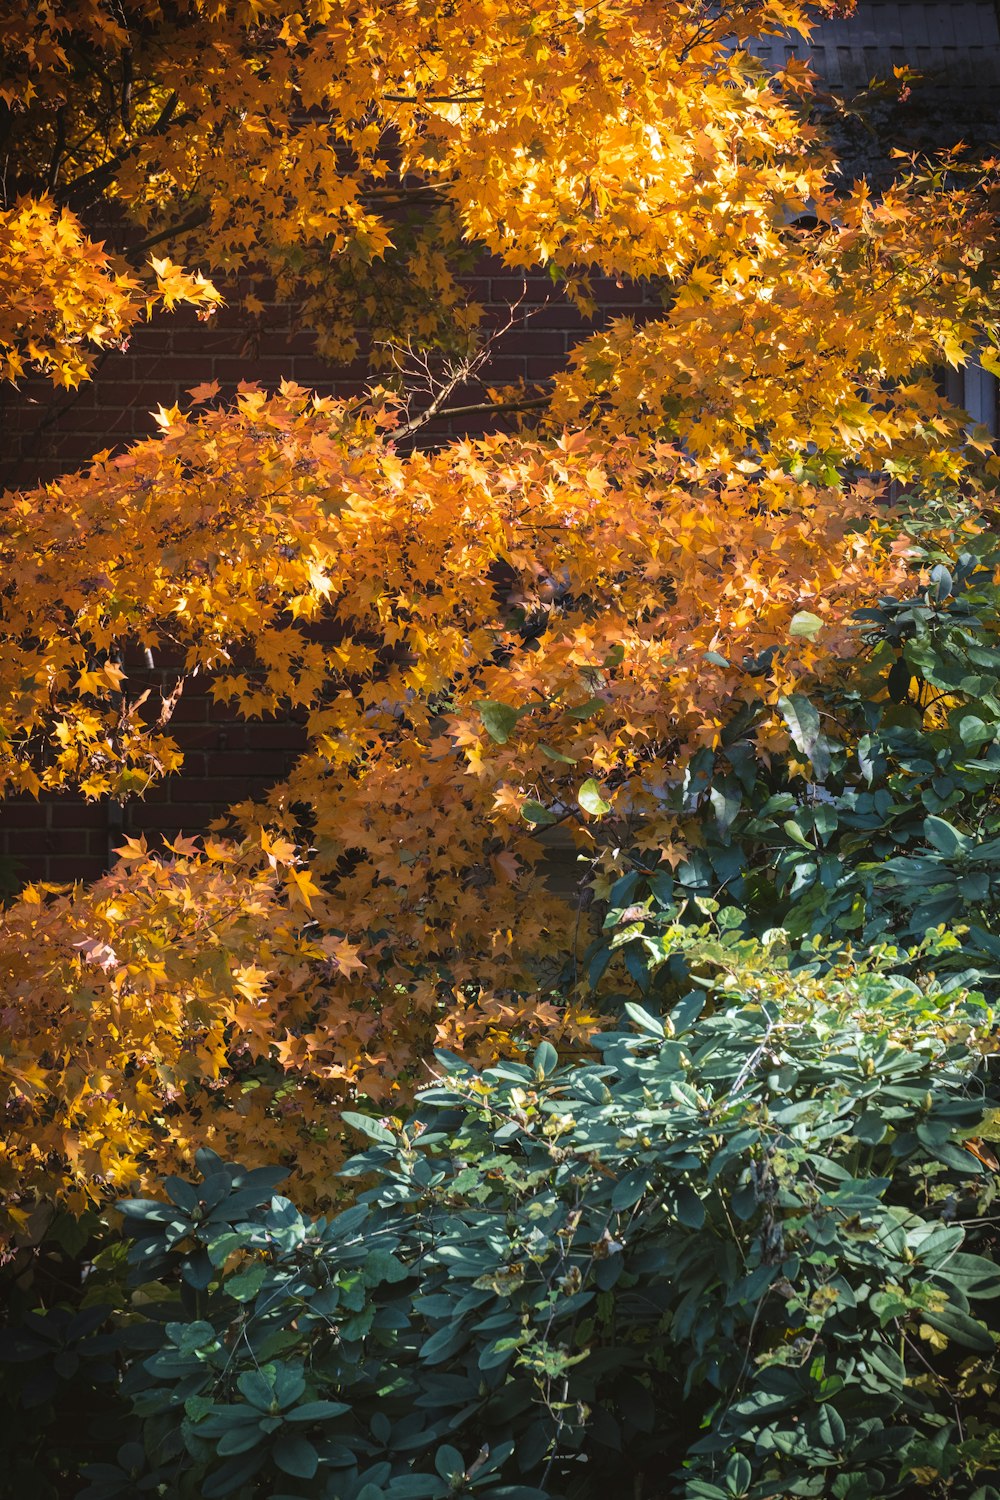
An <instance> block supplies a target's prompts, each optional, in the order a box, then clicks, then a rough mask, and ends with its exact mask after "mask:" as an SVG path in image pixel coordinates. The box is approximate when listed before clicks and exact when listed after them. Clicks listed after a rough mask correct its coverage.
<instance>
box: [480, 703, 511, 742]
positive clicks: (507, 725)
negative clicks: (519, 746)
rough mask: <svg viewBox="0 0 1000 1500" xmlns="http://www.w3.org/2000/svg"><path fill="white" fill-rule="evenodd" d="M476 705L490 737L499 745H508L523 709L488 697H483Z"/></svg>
mask: <svg viewBox="0 0 1000 1500" xmlns="http://www.w3.org/2000/svg"><path fill="white" fill-rule="evenodd" d="M476 707H477V708H478V710H479V717H480V718H481V719H482V721H483V728H484V729H485V730H486V733H487V734H488V735H489V737H490V739H491V740H496V742H497V744H498V745H506V743H507V741H508V739H509V738H510V736H511V734H512V733H513V731H514V728H515V727H516V725H517V721H518V719H519V718H520V717H521V712H522V710H521V709H517V708H511V707H510V705H509V704H507V703H498V702H496V701H494V700H491V699H488V698H484V699H481V700H480V701H479V702H478V703H477V704H476Z"/></svg>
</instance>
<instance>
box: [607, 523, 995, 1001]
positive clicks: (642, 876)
mask: <svg viewBox="0 0 1000 1500" xmlns="http://www.w3.org/2000/svg"><path fill="white" fill-rule="evenodd" d="M960 519H961V517H958V518H957V519H956V520H955V521H954V522H953V523H952V529H951V532H950V535H949V534H948V533H947V532H946V534H945V541H946V542H947V543H948V545H947V546H946V547H943V546H942V545H941V543H940V539H939V538H936V537H935V536H934V535H933V534H932V535H929V536H925V535H924V529H925V528H922V527H921V526H920V525H919V524H918V523H916V522H914V523H913V524H912V525H911V528H910V529H911V531H912V532H913V533H914V535H913V536H912V538H911V541H912V543H913V548H914V551H915V552H916V554H917V556H916V560H915V561H916V563H919V564H920V565H921V570H922V578H923V581H919V580H918V579H917V578H916V576H915V580H914V582H915V587H914V590H913V592H912V594H910V595H908V596H906V597H901V598H898V599H891V598H886V599H883V600H881V601H880V602H879V604H878V605H877V606H876V607H874V608H870V609H865V610H861V611H859V613H858V616H857V622H856V623H857V628H858V652H857V655H856V657H855V659H854V660H853V661H850V662H847V663H845V664H844V665H843V666H842V667H841V668H839V669H837V670H836V671H832V672H831V674H830V675H829V676H828V678H827V680H826V681H823V682H818V683H817V684H815V686H814V687H813V689H812V690H811V691H810V692H809V693H808V694H806V693H805V692H799V693H795V694H793V695H791V696H789V697H787V698H784V699H782V700H781V701H780V704H779V707H780V710H781V712H782V714H783V716H784V720H785V724H786V726H787V729H788V733H789V738H790V748H789V750H788V751H787V752H786V753H775V751H774V750H773V747H770V746H769V747H768V748H767V750H766V752H762V750H761V747H760V745H759V744H758V734H759V730H760V727H761V725H762V724H763V723H764V722H766V721H768V720H769V718H770V715H771V713H772V709H771V708H770V706H767V705H764V704H763V703H760V704H757V705H754V704H753V703H752V702H751V703H747V704H745V705H743V706H742V707H741V709H740V711H739V713H738V715H737V716H736V717H734V718H733V719H732V720H731V722H730V723H729V724H728V725H727V726H726V727H725V728H724V730H723V733H722V742H721V745H720V747H719V748H718V749H717V750H714V751H713V750H711V749H705V750H702V751H701V752H699V754H698V755H697V756H696V757H695V758H694V760H693V761H692V763H691V765H690V766H689V767H688V769H687V773H686V777H685V780H684V782H683V783H682V784H681V785H680V786H678V787H677V788H676V789H675V791H674V793H673V796H674V801H675V806H676V811H677V815H678V818H679V819H680V820H681V823H682V825H683V828H684V832H685V839H686V842H687V844H688V849H689V852H688V855H687V858H685V859H684V860H682V861H681V863H680V864H679V866H678V867H677V870H676V873H675V875H674V876H673V877H671V876H670V875H669V874H667V873H666V866H663V865H655V862H654V868H653V869H650V868H649V865H650V861H649V857H648V855H642V854H637V855H636V859H635V867H634V869H633V870H632V871H630V872H629V873H627V874H626V875H625V876H624V877H623V879H622V880H621V881H619V884H618V888H617V890H616V891H615V893H614V894H613V898H612V899H613V902H614V903H615V904H617V905H619V906H624V905H626V904H627V903H628V902H629V901H636V900H638V901H641V900H643V899H645V898H646V897H648V896H650V895H652V896H654V897H655V899H657V900H658V901H660V902H661V903H663V904H664V905H672V904H674V903H677V902H682V901H684V900H685V899H690V898H695V899H700V898H705V897H709V898H711V897H724V899H725V900H726V901H732V902H735V903H736V904H738V905H739V906H741V907H743V908H744V909H745V910H746V912H747V913H748V930H754V931H757V932H761V931H763V930H765V929H766V928H768V927H771V926H775V925H778V924H781V925H784V926H786V927H788V928H789V930H790V931H791V932H793V933H794V934H797V935H799V936H810V935H817V934H818V935H821V936H822V937H823V938H824V939H827V940H831V939H837V940H845V939H850V940H851V941H853V942H855V943H857V944H859V945H866V944H871V943H875V942H878V941H880V940H881V939H883V938H885V937H890V938H892V939H893V940H894V941H896V942H899V943H904V944H905V943H911V942H914V941H919V939H920V938H921V937H922V936H923V935H924V933H926V932H927V930H928V929H929V928H933V927H937V926H939V925H940V924H942V923H945V924H949V925H956V924H962V925H963V926H964V927H965V928H966V929H967V930H966V933H965V941H964V945H963V946H964V950H965V958H966V961H968V960H970V959H971V960H973V961H975V962H978V963H979V964H980V966H983V965H985V966H987V967H990V968H995V967H996V964H997V962H998V961H1000V937H998V936H997V935H996V925H997V924H996V917H997V913H998V911H1000V584H998V581H997V580H998V577H1000V550H998V549H997V546H996V541H995V536H994V535H993V534H991V533H984V534H981V535H978V536H977V535H974V534H967V533H963V531H962V528H961V525H960V524H959V521H960ZM904 535H905V533H904ZM803 618H804V619H805V622H806V623H805V625H804V626H803V628H804V629H808V630H812V629H814V628H815V629H816V630H817V631H818V638H819V640H820V641H821V640H822V632H821V630H820V629H819V627H821V624H822V622H821V621H820V620H819V619H818V618H817V617H815V616H805V617H803ZM744 667H745V670H746V672H747V674H748V676H749V677H750V678H753V676H754V674H755V673H758V672H759V671H760V668H761V663H759V662H753V661H747V662H746V663H744ZM606 957H607V950H606V948H604V947H603V946H602V945H601V944H596V945H595V947H594V950H593V952H592V954H591V961H592V962H594V963H595V972H600V969H601V967H602V965H603V962H604V961H605V960H606Z"/></svg>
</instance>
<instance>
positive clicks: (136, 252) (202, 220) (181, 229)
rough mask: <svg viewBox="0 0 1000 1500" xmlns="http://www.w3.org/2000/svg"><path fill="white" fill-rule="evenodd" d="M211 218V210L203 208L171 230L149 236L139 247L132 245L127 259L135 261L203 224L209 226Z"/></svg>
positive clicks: (140, 242) (173, 226) (172, 226)
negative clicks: (165, 242) (157, 246)
mask: <svg viewBox="0 0 1000 1500" xmlns="http://www.w3.org/2000/svg"><path fill="white" fill-rule="evenodd" d="M210 218H211V210H210V209H208V208H203V209H200V210H199V211H198V213H196V214H191V215H190V216H189V217H188V218H186V219H182V220H181V222H180V223H179V224H172V225H171V226H170V228H169V229H161V230H159V231H158V232H157V233H156V234H150V235H147V236H146V238H145V239H144V240H140V241H139V243H138V244H137V245H131V246H130V247H129V250H128V252H127V258H128V259H129V260H131V261H134V260H135V259H136V258H137V257H138V256H140V255H144V254H145V253H146V251H147V250H152V248H153V246H154V245H162V244H163V242H164V240H172V239H174V238H175V237H176V236H177V235H179V234H187V233H188V231H189V230H191V229H200V228H201V226H202V224H207V223H208V220H209V219H210Z"/></svg>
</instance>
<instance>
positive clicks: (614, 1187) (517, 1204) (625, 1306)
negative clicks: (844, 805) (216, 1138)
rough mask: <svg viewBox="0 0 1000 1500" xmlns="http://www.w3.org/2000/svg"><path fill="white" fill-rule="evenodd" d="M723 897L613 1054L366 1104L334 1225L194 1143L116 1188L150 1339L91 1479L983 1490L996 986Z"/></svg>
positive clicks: (676, 945)
mask: <svg viewBox="0 0 1000 1500" xmlns="http://www.w3.org/2000/svg"><path fill="white" fill-rule="evenodd" d="M725 921H730V922H732V921H733V919H732V918H731V917H727V918H724V920H723V926H722V927H721V928H720V929H716V930H712V931H709V930H703V931H701V932H694V931H692V930H691V929H684V928H681V927H678V926H674V927H673V928H671V929H668V930H667V931H665V932H659V933H656V932H652V931H649V932H647V933H646V934H645V935H644V936H642V937H641V941H642V943H643V944H644V945H645V947H646V949H647V951H648V953H649V955H650V958H651V962H652V963H653V965H654V966H655V964H657V963H659V962H660V961H661V960H662V959H663V958H664V957H665V956H667V955H671V954H676V953H677V952H678V951H679V950H683V956H684V960H685V965H686V967H687V969H688V970H689V971H690V972H691V973H692V974H694V975H697V976H698V982H697V983H696V985H695V987H694V989H693V990H692V991H691V992H689V993H688V994H687V995H686V996H685V997H684V998H683V999H682V1000H681V1001H680V1003H678V1004H677V1005H676V1006H675V1008H674V1009H673V1011H672V1012H671V1013H670V1015H669V1016H667V1017H665V1018H662V1019H661V1018H659V1017H657V1016H656V1015H654V1014H652V1013H651V1012H649V1011H647V1010H644V1009H640V1008H639V1007H637V1006H629V1011H628V1013H629V1017H630V1020H631V1025H632V1027H633V1028H634V1029H633V1030H631V1031H627V1032H621V1031H619V1032H616V1033H613V1034H607V1035H604V1036H602V1037H601V1038H599V1051H598V1053H597V1055H595V1057H594V1059H593V1060H592V1061H586V1062H583V1063H578V1064H576V1065H573V1066H561V1065H560V1064H559V1060H558V1058H557V1056H556V1053H555V1050H554V1049H553V1048H552V1047H551V1046H550V1045H549V1044H547V1043H543V1044H542V1046H541V1047H539V1048H538V1050H537V1052H536V1053H535V1055H534V1059H533V1062H532V1063H531V1064H530V1065H528V1064H516V1063H504V1064H501V1065H499V1066H497V1067H494V1068H492V1069H488V1070H486V1071H485V1072H483V1073H476V1072H474V1071H472V1070H471V1069H470V1068H469V1067H468V1066H467V1065H466V1064H465V1063H463V1062H461V1061H460V1060H459V1059H457V1058H454V1057H450V1056H442V1057H441V1059H440V1068H441V1072H440V1077H439V1079H438V1080H437V1081H436V1082H435V1083H434V1084H433V1086H431V1087H430V1088H428V1089H427V1090H425V1091H424V1092H423V1094H422V1095H421V1097H420V1100H419V1105H418V1109H417V1111H416V1113H415V1114H414V1116H413V1118H412V1119H411V1120H409V1121H408V1122H407V1123H406V1124H405V1126H399V1125H393V1124H392V1123H391V1122H383V1121H378V1120H373V1119H368V1118H366V1117H362V1116H352V1117H349V1118H350V1120H351V1123H352V1124H354V1125H356V1126H357V1128H358V1129H359V1130H360V1131H361V1132H362V1133H363V1134H364V1135H365V1136H366V1137H367V1141H368V1145H367V1148H366V1149H365V1150H364V1151H362V1152H361V1153H360V1154H359V1155H358V1156H356V1157H355V1158H354V1159H353V1161H352V1162H351V1163H350V1165H349V1169H348V1170H349V1173H350V1174H351V1175H352V1176H353V1177H355V1178H357V1179H358V1180H359V1182H360V1184H361V1186H362V1187H363V1188H364V1191H362V1192H361V1194H360V1196H359V1198H358V1201H357V1203H356V1204H355V1205H354V1206H352V1207H351V1208H349V1209H348V1210H347V1211H346V1212H344V1213H342V1214H340V1215H339V1216H338V1217H336V1218H334V1219H332V1220H330V1221H328V1222H327V1221H323V1220H320V1221H317V1222H310V1221H308V1220H307V1219H305V1218H303V1216H302V1215H300V1214H299V1213H298V1212H297V1210H296V1209H295V1208H294V1207H293V1206H292V1204H291V1203H289V1202H288V1201H287V1200H286V1199H283V1198H280V1197H277V1198H275V1197H272V1196H271V1191H272V1186H273V1182H274V1176H275V1175H276V1174H271V1175H269V1174H267V1173H259V1172H257V1173H254V1172H245V1171H243V1170H242V1169H239V1168H236V1167H233V1166H232V1165H227V1164H225V1163H223V1162H222V1161H220V1160H219V1159H218V1158H217V1157H215V1156H213V1155H212V1153H211V1152H207V1151H205V1152H201V1153H199V1166H200V1170H201V1172H202V1178H201V1180H200V1181H197V1182H190V1183H189V1182H185V1181H180V1180H172V1181H170V1182H168V1183H167V1184H165V1188H166V1194H167V1199H168V1201H165V1202H153V1201H151V1200H137V1201H132V1202H128V1203H125V1204H123V1205H122V1210H123V1212H124V1214H125V1220H126V1225H127V1232H128V1234H129V1236H130V1237H131V1238H132V1241H133V1243H132V1247H131V1250H130V1261H131V1267H132V1277H133V1280H134V1282H135V1283H136V1284H137V1285H141V1286H142V1288H143V1290H142V1293H141V1296H140V1298H139V1300H138V1301H137V1302H136V1303H135V1304H134V1305H133V1306H132V1308H131V1311H130V1313H129V1317H128V1319H127V1321H128V1322H129V1323H130V1324H132V1325H134V1323H135V1320H136V1319H137V1318H138V1317H139V1316H140V1315H141V1316H142V1317H143V1318H144V1319H145V1320H146V1328H147V1331H148V1328H149V1327H151V1326H152V1327H155V1328H156V1329H157V1330H158V1347H157V1349H156V1351H155V1352H154V1353H153V1354H152V1355H150V1356H146V1357H143V1356H142V1355H141V1354H133V1355H131V1356H128V1357H127V1358H126V1373H125V1377H124V1383H123V1394H124V1395H125V1396H126V1397H127V1399H128V1401H129V1402H130V1403H131V1409H132V1412H133V1413H134V1418H133V1422H132V1437H133V1444H132V1447H131V1449H130V1450H129V1451H128V1453H127V1454H126V1455H124V1458H125V1462H124V1464H123V1463H121V1462H117V1461H109V1462H108V1463H107V1464H105V1465H103V1466H98V1467H97V1468H95V1469H92V1470H91V1472H90V1484H89V1487H88V1488H87V1489H86V1490H85V1491H84V1493H85V1495H86V1496H87V1497H88V1500H111V1497H113V1496H126V1495H128V1496H131V1495H133V1494H139V1493H151V1494H156V1493H160V1494H169V1495H171V1496H175V1495H176V1496H178V1497H194V1496H198V1497H205V1500H213V1497H217V1496H224V1495H237V1496H255V1497H256V1496H259V1497H264V1496H267V1497H278V1496H281V1497H285V1496H293V1495H299V1496H309V1497H314V1500H319V1497H327V1500H381V1497H391V1500H409V1497H412V1500H421V1497H426V1500H445V1497H449V1496H460V1495H461V1496H464V1495H476V1494H483V1495H484V1497H485V1500H502V1497H506V1500H529V1497H532V1496H537V1495H550V1496H563V1495H565V1496H580V1497H597V1496H602V1497H603V1496H609V1497H611V1496H613V1497H616V1500H617V1497H619V1496H627V1495H632V1494H637V1493H639V1488H638V1487H639V1486H640V1485H644V1488H643V1490H642V1493H643V1494H644V1495H645V1496H646V1497H647V1500H655V1497H664V1496H672V1497H684V1500H726V1497H729V1500H735V1497H740V1496H752V1497H754V1500H764V1497H778V1496H792V1495H796V1496H797V1495H821V1496H824V1497H825V1496H833V1497H836V1500H867V1497H869V1496H873V1495H885V1496H912V1495H916V1494H918V1493H919V1494H921V1495H934V1496H953V1497H961V1500H967V1497H971V1496H972V1495H973V1494H975V1495H977V1496H979V1497H981V1500H987V1497H992V1500H996V1494H997V1492H996V1491H995V1490H993V1489H991V1488H989V1485H990V1484H991V1483H993V1484H995V1483H997V1481H998V1479H1000V1437H998V1431H1000V1424H998V1421H997V1418H998V1416H1000V1407H998V1404H997V1402H996V1400H995V1397H994V1391H995V1387H996V1382H997V1377H998V1373H1000V1372H998V1368H997V1335H996V1333H995V1331H994V1330H993V1328H992V1326H991V1324H990V1321H989V1317H990V1313H991V1311H992V1306H993V1305H994V1304H992V1303H991V1300H990V1299H993V1298H995V1297H997V1296H998V1295H1000V1267H998V1265H997V1264H996V1262H995V1257H994V1245H995V1234H994V1229H993V1224H994V1219H993V1217H992V1208H991V1205H992V1204H993V1200H994V1193H995V1177H994V1175H993V1173H992V1171H990V1170H989V1169H988V1168H987V1167H986V1166H985V1165H984V1161H985V1162H989V1161H990V1160H991V1157H990V1148H989V1146H988V1144H986V1141H985V1139H984V1137H988V1136H989V1134H990V1130H991V1119H992V1115H991V1111H992V1110H993V1108H994V1106H995V1102H996V1101H995V1098H994V1083H993V1081H992V1079H991V1076H990V1073H989V1067H988V1058H989V1054H990V1051H991V1048H992V1046H993V1044H994V1017H993V1012H992V1010H991V1009H990V1008H989V1006H988V1005H987V1004H986V1003H985V1002H984V1001H983V1000H982V998H981V997H978V996H977V995H975V994H972V993H969V992H968V991H966V990H964V989H961V988H959V987H958V986H957V985H956V983H955V982H954V981H947V982H944V983H941V984H938V983H936V982H932V981H929V982H927V983H926V984H925V985H924V986H923V987H920V986H918V985H917V984H915V983H914V982H912V981H910V980H907V979H905V978H899V977H898V976H897V975H895V974H894V973H893V972H892V970H893V967H894V965H893V957H892V955H891V954H889V955H883V956H882V957H881V958H880V959H879V960H878V961H876V962H873V963H872V964H869V965H864V966H861V967H858V966H855V965H853V964H851V963H850V962H848V961H846V960H845V961H842V962H840V963H839V964H837V963H834V965H833V967H830V964H829V960H827V961H826V962H825V964H824V965H823V966H821V965H820V963H819V962H815V963H803V961H802V958H803V955H802V954H797V953H795V952H789V951H788V950H787V947H786V945H785V943H784V941H783V939H782V938H781V937H780V936H776V937H775V938H774V939H773V940H772V941H771V942H770V943H769V944H768V945H765V946H761V945H759V944H756V943H751V942H747V941H744V940H742V939H741V938H739V937H738V936H737V933H736V931H735V929H734V928H733V927H732V926H730V927H728V928H727V927H726V926H725V925H724V924H725ZM790 963H794V964H795V965H797V967H794V968H793V967H790ZM966 1141H969V1142H970V1144H971V1146H972V1148H973V1149H969V1147H968V1146H967V1145H965V1144H963V1142H966ZM975 1153H978V1154H975ZM128 1331H129V1330H128V1329H126V1332H128ZM140 1441H141V1446H142V1448H143V1449H144V1454H145V1456H144V1457H143V1458H142V1461H141V1462H139V1457H140V1455H139V1454H138V1453H137V1449H138V1447H139V1446H140ZM129 1467H131V1469H132V1473H131V1474H130V1473H129V1472H128V1469H129Z"/></svg>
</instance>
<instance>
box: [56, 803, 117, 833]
mask: <svg viewBox="0 0 1000 1500" xmlns="http://www.w3.org/2000/svg"><path fill="white" fill-rule="evenodd" d="M48 826H49V827H50V828H54V829H56V830H61V829H64V828H94V829H99V830H103V829H105V828H107V826H108V805H107V803H106V802H75V801H72V802H71V801H70V800H69V799H68V798H67V800H66V801H64V802H59V803H55V804H50V805H49V807H48Z"/></svg>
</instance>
